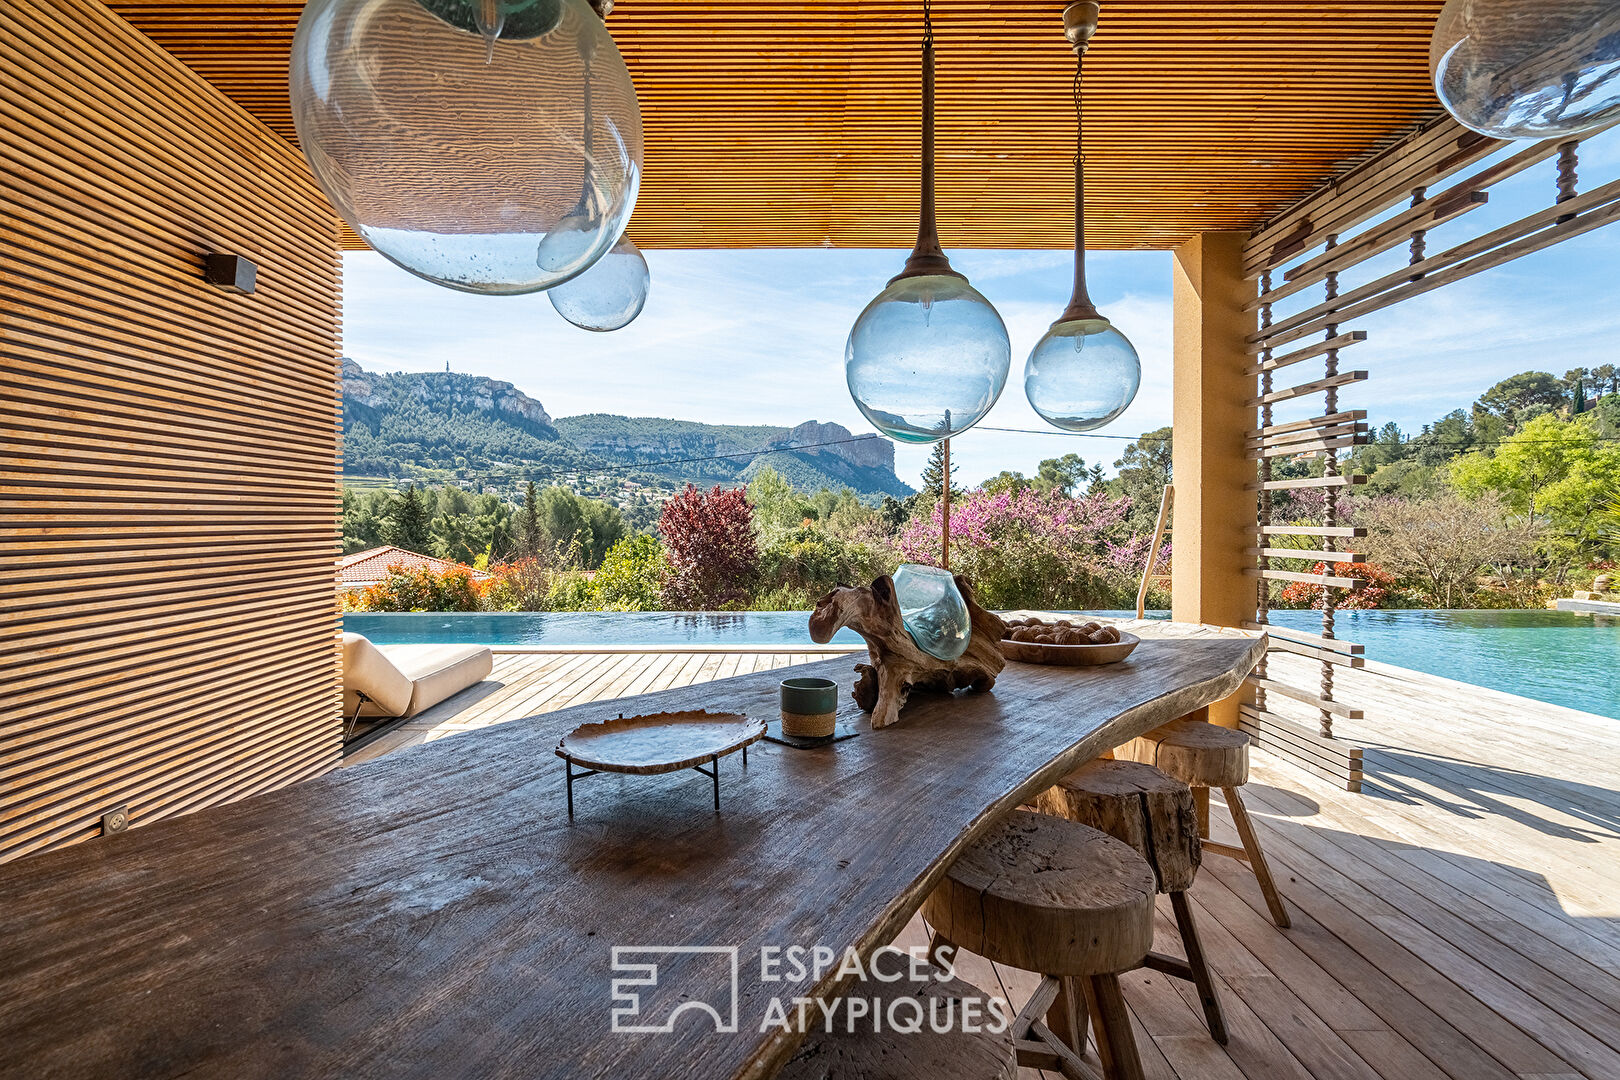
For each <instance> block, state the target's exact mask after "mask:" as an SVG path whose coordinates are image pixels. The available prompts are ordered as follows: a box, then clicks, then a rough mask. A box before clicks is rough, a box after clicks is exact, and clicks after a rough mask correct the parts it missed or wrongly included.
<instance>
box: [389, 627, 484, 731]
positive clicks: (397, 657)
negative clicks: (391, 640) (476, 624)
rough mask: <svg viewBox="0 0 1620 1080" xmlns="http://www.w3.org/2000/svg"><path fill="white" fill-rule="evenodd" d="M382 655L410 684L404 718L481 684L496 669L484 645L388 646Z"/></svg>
mask: <svg viewBox="0 0 1620 1080" xmlns="http://www.w3.org/2000/svg"><path fill="white" fill-rule="evenodd" d="M384 654H385V655H386V656H387V657H388V659H389V660H391V661H392V662H393V664H394V666H395V667H397V668H399V670H400V671H401V672H403V673H404V675H405V677H406V678H407V679H409V680H411V682H412V684H413V689H412V691H411V700H410V704H409V705H408V706H407V707H406V709H405V712H404V715H405V716H415V715H416V714H417V713H419V712H421V711H422V710H423V709H430V708H432V707H433V706H435V705H437V704H438V703H439V702H441V701H443V700H444V699H445V698H447V697H449V696H450V695H452V694H458V693H460V692H461V691H463V690H465V689H467V687H469V686H472V685H473V684H474V683H479V682H483V681H484V680H485V679H487V678H488V677H489V673H490V672H491V671H493V670H494V668H495V658H494V656H493V655H492V654H491V653H490V651H489V649H488V648H487V647H486V646H483V645H390V646H388V647H386V648H385V649H384Z"/></svg>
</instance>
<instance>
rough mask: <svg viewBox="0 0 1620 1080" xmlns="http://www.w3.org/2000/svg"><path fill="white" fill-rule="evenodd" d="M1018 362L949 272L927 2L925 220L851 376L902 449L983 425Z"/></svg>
mask: <svg viewBox="0 0 1620 1080" xmlns="http://www.w3.org/2000/svg"><path fill="white" fill-rule="evenodd" d="M1011 364H1012V343H1011V342H1010V341H1009V339H1008V337H1007V327H1006V325H1005V324H1004V323H1003V322H1002V321H1001V316H1000V315H998V314H997V313H996V309H995V308H994V307H992V306H990V301H988V300H986V299H985V298H984V297H983V296H981V295H980V294H979V292H978V290H976V289H974V288H973V286H971V285H969V284H968V281H967V278H966V277H964V276H963V275H962V274H959V273H957V272H956V271H955V270H952V269H951V263H950V260H949V259H947V258H946V257H945V253H944V252H943V251H942V250H940V246H939V232H938V229H937V228H936V226H935V223H934V29H933V20H932V14H931V12H930V10H929V5H928V3H927V0H924V3H923V135H922V213H921V221H920V223H919V225H918V229H917V245H916V247H915V248H914V249H913V250H912V253H911V257H910V258H909V259H907V260H906V265H905V268H904V269H902V270H901V271H900V273H899V274H897V275H896V276H895V277H894V278H892V279H891V280H890V281H889V284H888V287H887V288H885V289H884V290H883V291H882V292H881V293H879V294H878V296H877V298H876V299H874V300H873V301H872V302H871V303H870V304H868V305H866V309H865V310H864V311H862V312H861V314H860V317H859V318H857V319H856V320H855V325H854V326H853V327H852V328H851V329H850V332H849V341H848V342H847V343H846V344H845V346H844V377H845V379H846V380H847V381H848V383H849V392H850V396H851V397H853V398H854V399H855V404H856V406H857V407H859V408H860V410H861V412H862V414H864V415H865V417H866V418H867V420H869V421H871V423H872V426H873V427H875V428H877V429H878V430H879V431H881V432H883V434H885V435H888V436H889V437H890V438H893V439H897V440H899V441H901V442H909V443H933V442H938V441H940V440H941V439H948V438H950V437H951V436H952V435H957V434H960V433H961V432H964V431H966V430H967V429H968V428H970V427H972V426H973V425H974V424H977V423H978V422H979V421H980V420H981V419H983V418H984V415H985V414H986V413H988V412H989V411H990V407H991V406H992V405H994V404H995V403H996V399H997V398H999V397H1000V396H1001V390H1002V388H1003V387H1004V386H1006V384H1007V371H1008V369H1009V368H1010V367H1011Z"/></svg>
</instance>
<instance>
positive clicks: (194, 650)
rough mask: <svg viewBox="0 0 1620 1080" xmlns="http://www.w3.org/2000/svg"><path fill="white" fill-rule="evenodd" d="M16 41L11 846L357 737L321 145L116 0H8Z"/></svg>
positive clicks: (7, 136)
mask: <svg viewBox="0 0 1620 1080" xmlns="http://www.w3.org/2000/svg"><path fill="white" fill-rule="evenodd" d="M0 68H3V70H4V73H5V76H6V78H5V79H4V80H0V109H3V111H4V113H5V117H4V120H3V121H0V158H3V159H4V161H5V163H6V165H5V168H4V169H0V431H3V432H4V441H5V448H4V450H3V451H0V453H3V454H4V457H0V474H3V475H0V483H3V484H4V485H5V492H6V493H5V495H4V496H3V497H0V505H3V510H0V655H3V656H4V658H5V661H4V668H5V674H4V687H3V690H0V860H5V859H12V858H16V857H18V856H20V855H25V854H27V853H29V852H33V851H39V850H43V849H46V848H52V847H60V846H62V845H64V844H70V843H73V842H76V841H81V840H86V839H89V838H91V837H95V836H97V835H99V834H100V832H101V817H102V815H103V814H104V813H105V812H107V811H108V810H110V809H112V808H114V807H116V806H119V805H127V806H128V809H129V813H130V820H131V822H132V823H133V824H134V825H135V826H140V825H144V824H146V823H148V822H151V821H153V820H156V819H158V818H162V817H165V816H167V815H171V814H177V813H182V812H185V811H189V810H195V809H197V808H199V807H202V806H206V805H209V804H211V803H217V802H222V801H227V800H230V799H235V798H240V797H241V796H243V795H247V794H251V793H253V792H256V791H262V790H264V789H267V788H272V787H276V786H280V785H284V784H287V783H291V782H293V781H295V780H298V779H301V778H304V777H308V776H311V775H314V774H316V773H319V772H321V771H323V770H325V769H327V768H330V767H331V766H332V765H334V764H335V763H336V762H337V759H338V753H339V739H340V733H341V720H340V715H339V701H340V697H339V668H338V663H339V652H338V639H337V633H338V619H337V614H336V602H335V598H334V590H333V579H334V563H335V560H336V555H337V551H338V546H339V543H338V540H339V534H338V516H337V497H336V483H335V480H336V472H337V469H338V465H339V448H338V439H339V428H338V372H337V320H338V305H339V285H340V269H341V264H340V262H339V259H338V254H337V228H336V222H335V220H334V219H333V218H332V216H331V213H330V211H329V210H328V209H327V208H326V206H325V203H324V202H323V201H322V200H321V198H320V196H319V193H318V191H317V189H316V188H315V186H314V184H313V182H312V181H311V180H310V178H309V176H308V174H307V172H306V171H305V168H304V165H303V161H302V159H301V158H300V157H299V156H298V154H297V153H296V152H295V151H294V150H293V149H292V148H290V147H289V146H288V145H287V144H286V143H285V142H284V141H283V140H281V139H279V138H277V137H275V136H274V135H272V134H271V133H270V132H269V131H268V130H267V129H265V128H264V127H263V126H262V125H260V124H259V123H258V122H257V121H255V120H253V119H252V118H251V117H249V116H248V115H247V113H245V112H244V111H243V110H242V109H240V108H239V107H237V106H236V105H234V104H232V103H231V102H229V101H227V100H226V99H225V98H224V97H223V96H221V95H220V94H219V93H218V92H217V91H215V90H214V89H212V88H211V87H210V86H208V84H206V83H205V82H203V80H202V79H200V78H199V77H198V76H196V75H195V74H193V73H192V72H191V71H189V70H188V69H186V68H185V67H182V66H181V65H180V64H179V63H178V62H177V61H175V60H174V59H172V58H171V57H170V56H169V55H168V54H167V53H164V52H162V51H161V50H159V49H158V48H157V47H156V46H155V45H153V44H152V43H151V42H150V41H149V40H148V39H146V38H145V37H143V36H142V35H140V34H138V33H137V32H135V31H134V30H133V29H132V28H131V27H130V26H129V25H128V24H127V23H125V22H124V21H123V20H121V19H119V18H118V17H117V16H115V15H113V14H112V13H111V12H110V11H108V9H107V8H106V7H104V6H102V5H101V4H100V3H97V2H95V0H4V2H3V3H0ZM208 252H224V253H235V254H240V255H245V256H247V257H248V258H250V259H251V260H252V261H253V262H255V263H256V264H257V266H258V281H259V285H258V291H257V293H256V294H254V295H251V296H244V295H240V294H235V293H226V292H223V291H221V290H219V289H217V288H215V287H214V286H212V285H209V284H207V283H206V282H204V280H203V277H202V257H203V255H204V254H205V253H208ZM109 842H111V841H109Z"/></svg>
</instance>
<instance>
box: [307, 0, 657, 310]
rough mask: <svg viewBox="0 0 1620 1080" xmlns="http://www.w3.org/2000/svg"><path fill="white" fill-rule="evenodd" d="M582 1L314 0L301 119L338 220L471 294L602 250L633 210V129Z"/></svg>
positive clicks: (561, 275) (565, 273) (615, 57)
mask: <svg viewBox="0 0 1620 1080" xmlns="http://www.w3.org/2000/svg"><path fill="white" fill-rule="evenodd" d="M593 3H594V6H597V7H602V6H603V5H604V4H606V3H607V0H593ZM592 7H593V4H588V3H587V2H586V0H310V2H309V4H308V5H307V6H306V7H305V8H304V13H303V15H302V17H301V18H300V19H299V22H298V30H297V33H296V34H295V36H294V39H293V50H292V65H291V85H292V109H293V119H294V122H295V124H296V126H297V129H298V139H299V145H300V146H301V148H302V149H303V152H304V156H305V157H306V158H307V159H308V161H309V164H310V168H311V170H312V171H313V172H314V175H315V179H316V181H317V183H319V184H320V186H321V189H322V190H323V191H324V192H325V193H326V195H327V198H328V199H330V200H331V203H332V206H333V207H334V208H335V209H336V210H337V212H338V214H339V215H340V216H341V217H342V218H343V220H344V221H346V222H348V224H349V225H350V227H351V228H353V229H354V231H355V232H356V233H358V234H359V235H360V237H361V238H362V239H364V240H365V241H366V242H367V243H368V244H370V245H371V247H372V248H373V249H374V250H376V251H377V252H379V253H380V254H382V255H383V256H384V257H386V258H387V259H389V260H391V261H392V262H394V263H396V264H398V265H399V266H401V267H403V268H404V269H406V270H408V271H410V272H411V273H413V274H416V275H417V276H419V277H422V278H426V279H427V280H429V281H432V282H435V283H437V284H440V285H445V286H448V287H450V288H454V289H461V290H465V291H467V292H476V293H490V294H517V293H529V292H537V291H539V290H541V289H548V288H550V287H551V286H553V285H557V284H559V283H561V282H564V281H567V280H568V279H569V278H572V277H574V276H575V275H577V274H580V273H582V272H584V271H585V270H586V269H587V268H588V267H589V266H590V265H591V264H592V263H594V262H595V261H596V260H597V259H598V258H600V257H601V256H602V255H604V254H605V253H606V252H607V251H608V250H609V249H611V248H612V247H613V246H614V244H615V243H616V242H617V241H618V239H619V237H620V236H621V235H622V234H623V232H624V228H625V225H626V224H627V223H628V222H629V220H630V214H631V211H632V210H633V209H634V208H635V201H636V193H637V189H638V185H639V183H640V176H641V164H642V128H641V110H640V106H639V105H638V103H637V101H636V92H635V86H634V85H633V84H632V82H631V80H630V73H629V71H628V70H627V69H626V68H625V65H624V60H623V58H622V57H620V55H619V50H618V48H617V47H616V46H615V45H614V43H613V39H612V38H611V37H610V36H609V35H608V32H607V29H606V27H605V26H604V25H603V23H602V19H601V18H600V17H599V16H598V15H597V13H596V12H595V11H593V10H592ZM582 132H583V133H584V134H583V136H582V134H581V133H582ZM548 239H549V240H553V243H552V244H551V245H550V246H549V247H547V245H546V243H545V242H546V241H547V240H548ZM543 248H545V249H546V250H544V251H542V249H543Z"/></svg>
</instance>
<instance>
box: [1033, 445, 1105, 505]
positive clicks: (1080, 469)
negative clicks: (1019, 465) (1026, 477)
mask: <svg viewBox="0 0 1620 1080" xmlns="http://www.w3.org/2000/svg"><path fill="white" fill-rule="evenodd" d="M1101 479H1102V466H1100V465H1098V466H1093V467H1087V465H1086V462H1085V459H1084V458H1082V457H1081V456H1080V455H1079V454H1064V455H1063V456H1062V457H1058V458H1047V459H1046V460H1045V461H1043V462H1041V464H1040V467H1039V468H1038V469H1037V470H1036V472H1035V477H1034V479H1033V480H1031V481H1030V486H1031V487H1033V488H1034V489H1035V490H1036V491H1039V492H1041V493H1043V494H1045V493H1049V492H1054V491H1055V492H1057V493H1058V494H1060V495H1076V496H1077V495H1082V494H1084V493H1085V489H1086V488H1087V487H1089V486H1091V485H1092V484H1095V483H1097V482H1098V481H1100V480H1101Z"/></svg>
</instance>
